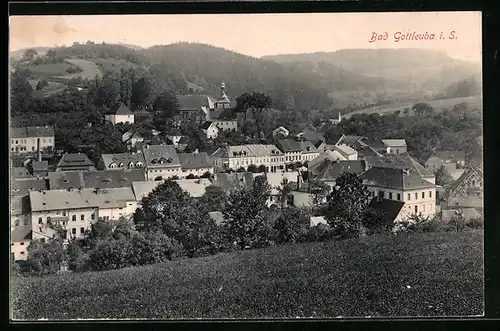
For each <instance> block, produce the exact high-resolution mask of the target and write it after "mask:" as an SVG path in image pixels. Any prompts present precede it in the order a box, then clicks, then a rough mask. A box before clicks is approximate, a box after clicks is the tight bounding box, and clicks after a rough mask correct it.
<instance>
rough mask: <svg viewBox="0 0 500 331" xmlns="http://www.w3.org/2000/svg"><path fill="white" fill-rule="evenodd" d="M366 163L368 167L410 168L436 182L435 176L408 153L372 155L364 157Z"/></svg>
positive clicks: (424, 177) (429, 180) (433, 182)
mask: <svg viewBox="0 0 500 331" xmlns="http://www.w3.org/2000/svg"><path fill="white" fill-rule="evenodd" d="M364 160H365V162H366V165H367V167H368V168H370V167H379V168H394V169H410V170H412V171H414V172H415V173H417V174H418V175H419V176H420V177H422V178H423V179H425V180H427V181H428V182H430V183H432V184H436V176H435V175H434V174H433V173H432V172H431V171H429V169H426V168H425V167H424V166H423V165H421V164H420V163H418V161H417V160H415V159H414V158H412V157H411V156H409V155H394V154H388V155H384V156H382V157H378V156H374V157H369V156H366V157H364Z"/></svg>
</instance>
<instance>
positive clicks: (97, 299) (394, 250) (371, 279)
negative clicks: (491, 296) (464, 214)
mask: <svg viewBox="0 0 500 331" xmlns="http://www.w3.org/2000/svg"><path fill="white" fill-rule="evenodd" d="M11 298H12V312H13V317H14V319H40V318H47V319H76V318H149V319H169V318H266V317H274V318H279V317H288V318H296V317H314V318H321V317H341V316H342V317H355V316H372V317H376V316H450V315H462V316H463V315H480V314H482V313H483V298H484V293H483V233H482V231H471V232H461V233H459V232H449V233H423V234H410V235H400V236H371V237H366V238H361V239H353V240H346V241H332V242H326V243H310V244H297V245H288V246H277V247H272V248H267V249H261V250H250V251H243V252H236V253H230V254H220V255H216V256H212V257H207V258H199V259H190V260H178V261H172V262H170V263H164V264H159V265H151V266H146V267H137V268H128V269H122V270H114V271H106V272H92V273H86V274H71V273H69V274H59V275H56V276H50V277H46V278H31V279H30V278H17V277H14V278H12V281H11Z"/></svg>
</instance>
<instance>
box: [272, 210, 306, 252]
mask: <svg viewBox="0 0 500 331" xmlns="http://www.w3.org/2000/svg"><path fill="white" fill-rule="evenodd" d="M308 228H309V215H308V214H307V213H306V212H305V211H304V210H301V209H299V208H297V207H293V206H292V207H286V208H284V209H282V210H281V214H280V215H279V216H278V218H277V219H276V220H275V221H274V226H273V239H274V241H275V242H276V243H280V244H281V243H296V242H301V241H304V240H305V238H306V236H307V232H308Z"/></svg>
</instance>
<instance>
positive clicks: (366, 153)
mask: <svg viewBox="0 0 500 331" xmlns="http://www.w3.org/2000/svg"><path fill="white" fill-rule="evenodd" d="M381 156H382V154H380V153H379V152H377V151H376V150H374V149H373V148H371V147H370V146H364V147H361V148H360V149H358V157H359V158H362V157H381Z"/></svg>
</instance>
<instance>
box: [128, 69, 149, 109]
mask: <svg viewBox="0 0 500 331" xmlns="http://www.w3.org/2000/svg"><path fill="white" fill-rule="evenodd" d="M151 95H152V86H151V83H150V81H149V79H147V78H146V77H142V78H139V80H138V81H136V82H134V83H133V84H132V96H131V98H130V101H131V105H132V107H133V108H134V109H140V108H144V107H147V106H149V104H150V102H151V100H150V99H151Z"/></svg>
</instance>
